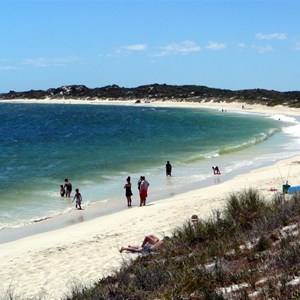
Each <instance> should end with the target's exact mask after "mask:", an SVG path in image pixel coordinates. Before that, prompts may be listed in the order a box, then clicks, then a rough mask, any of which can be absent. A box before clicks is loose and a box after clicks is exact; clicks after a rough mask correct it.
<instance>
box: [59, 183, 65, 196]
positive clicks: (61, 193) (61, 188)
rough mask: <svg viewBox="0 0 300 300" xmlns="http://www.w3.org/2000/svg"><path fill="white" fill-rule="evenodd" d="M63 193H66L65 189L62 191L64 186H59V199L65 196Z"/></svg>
mask: <svg viewBox="0 0 300 300" xmlns="http://www.w3.org/2000/svg"><path fill="white" fill-rule="evenodd" d="M65 193H66V191H65V189H64V186H63V185H61V186H60V196H61V197H64V196H65Z"/></svg>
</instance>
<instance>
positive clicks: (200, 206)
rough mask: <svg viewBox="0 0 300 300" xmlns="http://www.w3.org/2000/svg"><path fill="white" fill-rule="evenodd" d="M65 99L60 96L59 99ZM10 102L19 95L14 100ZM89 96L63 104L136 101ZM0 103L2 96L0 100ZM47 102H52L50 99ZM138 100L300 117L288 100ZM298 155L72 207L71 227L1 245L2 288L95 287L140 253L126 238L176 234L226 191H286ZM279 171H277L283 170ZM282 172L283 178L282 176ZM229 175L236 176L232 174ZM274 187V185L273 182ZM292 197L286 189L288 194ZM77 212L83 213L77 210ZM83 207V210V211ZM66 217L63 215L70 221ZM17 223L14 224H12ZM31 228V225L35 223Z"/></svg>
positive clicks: (20, 292) (44, 293)
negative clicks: (170, 189) (110, 203)
mask: <svg viewBox="0 0 300 300" xmlns="http://www.w3.org/2000/svg"><path fill="white" fill-rule="evenodd" d="M21 101H22V102H18V103H45V104H46V103H48V102H45V100H40V102H36V100H28V101H30V102H24V100H21ZM58 101H59V103H60V104H63V103H61V101H64V100H58ZM9 102H12V103H14V102H16V100H12V101H9ZM92 102H93V103H88V102H87V101H85V100H74V102H72V103H69V102H68V103H64V104H108V105H132V104H134V103H133V102H128V101H125V103H124V101H122V102H118V103H115V102H114V103H111V102H110V101H105V102H100V103H98V102H97V103H95V102H94V101H92ZM0 103H1V102H0ZM50 103H53V102H52V100H51V102H50ZM138 105H145V106H153V107H155V106H168V107H171V106H172V107H191V108H207V109H218V110H220V109H222V108H223V109H226V110H227V111H237V112H251V113H263V114H266V115H268V114H270V115H274V114H276V115H277V114H278V115H282V114H285V115H294V116H299V115H300V111H299V112H297V113H296V111H295V109H289V108H284V107H275V108H269V107H265V106H262V105H260V106H257V105H254V106H250V105H246V104H244V106H245V109H243V110H242V109H241V105H243V104H242V103H214V104H213V105H212V103H187V102H180V103H176V102H158V101H155V102H152V103H145V104H144V103H143V104H138ZM299 166H300V155H299V156H294V157H291V158H288V159H284V160H279V161H277V162H275V163H273V164H272V165H268V166H265V167H262V168H258V169H255V170H252V171H250V172H249V171H245V173H242V174H239V173H237V175H233V176H234V178H228V179H226V180H224V181H223V180H221V182H215V183H214V184H211V185H209V186H206V187H202V188H196V189H192V190H190V191H183V192H182V193H180V194H176V195H174V196H172V197H171V196H170V197H167V198H165V199H162V200H159V201H153V202H151V200H150V202H149V203H148V205H147V206H146V207H143V208H139V207H138V206H135V207H133V208H131V209H122V210H121V211H118V212H112V213H110V214H108V215H103V216H96V217H95V218H91V219H88V220H81V219H80V218H82V214H81V212H80V211H75V210H74V211H72V212H71V214H72V215H73V216H74V217H75V218H77V219H78V220H79V221H78V222H75V223H74V222H72V220H71V219H72V218H70V219H69V222H70V223H71V224H69V225H68V226H65V225H64V226H63V227H62V228H49V229H48V230H47V231H45V232H39V233H34V234H32V235H29V236H26V237H22V238H19V239H17V240H14V241H10V242H5V243H2V244H0V257H1V262H0V266H1V270H0V275H1V278H2V290H1V289H0V293H3V292H4V293H5V292H6V291H8V290H11V291H13V294H14V296H21V297H24V298H25V297H28V298H29V297H41V298H42V297H43V299H58V298H60V297H63V296H65V295H66V294H68V293H69V292H70V289H71V288H72V287H75V286H76V285H79V286H87V287H88V286H90V285H92V284H93V282H95V281H97V280H99V279H100V278H102V277H104V276H108V275H110V274H112V272H114V270H116V269H118V268H120V266H121V265H122V263H123V262H124V260H125V261H127V260H130V259H132V258H135V257H136V255H132V254H120V253H119V251H118V250H119V248H120V247H121V246H124V245H128V244H131V243H132V244H140V242H141V241H142V239H143V237H144V235H146V234H151V233H153V234H155V235H158V236H159V237H162V236H164V235H172V232H173V230H174V229H175V228H177V227H178V226H181V225H182V224H183V223H184V222H185V221H187V220H188V219H189V217H190V216H191V215H192V214H197V215H198V216H199V218H201V219H206V218H207V217H209V216H210V215H211V214H212V212H213V211H214V210H217V209H218V210H221V211H222V207H224V204H225V200H226V197H227V196H228V195H229V194H230V193H232V192H237V191H239V190H241V189H244V188H250V187H251V188H255V189H257V190H258V191H259V192H260V193H262V195H263V196H266V198H267V199H270V198H271V197H272V196H273V195H274V194H276V193H277V192H278V193H281V192H282V185H283V184H284V183H285V182H282V180H283V178H287V177H288V179H289V183H290V184H291V185H297V184H299V181H300V168H299ZM279 170H280V174H279ZM279 175H280V176H279ZM281 175H282V176H283V177H281ZM231 177H232V176H231ZM274 188H275V189H276V191H273V190H272V191H269V190H270V189H274ZM286 198H287V199H288V198H289V195H286ZM78 213H79V214H78ZM83 213H84V211H83ZM65 217H66V216H65V215H62V216H60V219H61V220H62V221H65V220H64V218H65ZM55 218H56V217H54V218H53V219H52V218H50V220H44V221H41V222H38V223H35V224H34V227H36V228H37V227H40V226H41V224H47V223H51V222H52V223H55V220H57V219H55ZM12 230H14V229H12ZM33 231H34V229H33Z"/></svg>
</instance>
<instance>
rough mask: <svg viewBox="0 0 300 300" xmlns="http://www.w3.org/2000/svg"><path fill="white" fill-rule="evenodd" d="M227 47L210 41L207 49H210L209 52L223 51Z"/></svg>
mask: <svg viewBox="0 0 300 300" xmlns="http://www.w3.org/2000/svg"><path fill="white" fill-rule="evenodd" d="M226 47H227V46H226V44H223V43H216V42H212V41H210V42H209V43H208V45H207V46H206V49H209V50H222V49H225V48H226Z"/></svg>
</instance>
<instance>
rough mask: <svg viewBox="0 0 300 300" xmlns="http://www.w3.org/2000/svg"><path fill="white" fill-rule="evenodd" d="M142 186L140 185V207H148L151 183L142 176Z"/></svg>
mask: <svg viewBox="0 0 300 300" xmlns="http://www.w3.org/2000/svg"><path fill="white" fill-rule="evenodd" d="M141 179H142V181H141V185H140V200H141V201H140V206H145V205H146V198H147V197H148V187H149V185H150V184H149V182H148V181H147V180H146V179H145V176H141Z"/></svg>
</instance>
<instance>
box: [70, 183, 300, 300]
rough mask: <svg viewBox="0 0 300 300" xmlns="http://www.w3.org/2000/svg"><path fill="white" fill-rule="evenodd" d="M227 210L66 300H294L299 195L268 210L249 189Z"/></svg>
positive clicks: (299, 261) (299, 281) (298, 288)
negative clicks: (157, 250)
mask: <svg viewBox="0 0 300 300" xmlns="http://www.w3.org/2000/svg"><path fill="white" fill-rule="evenodd" d="M226 203H227V204H226V207H225V209H224V210H223V211H222V212H221V211H214V212H213V213H212V215H211V217H210V218H209V219H207V220H200V221H199V223H198V224H197V225H196V226H195V227H193V226H192V225H191V224H190V223H189V222H186V223H185V224H183V225H182V227H181V228H179V229H177V230H175V231H174V234H173V237H172V239H171V240H170V241H168V242H167V243H165V245H164V247H163V248H162V249H161V250H160V251H159V252H156V253H151V254H149V255H143V256H139V257H137V259H135V260H133V261H131V262H130V263H124V264H123V266H122V268H121V269H120V270H118V271H117V272H116V273H115V274H114V275H113V276H110V277H107V278H104V279H102V280H100V281H99V282H97V283H96V284H95V285H94V287H92V288H89V289H88V288H82V290H80V291H78V290H73V291H72V293H71V295H70V296H69V297H66V298H65V300H78V299H87V300H89V299H90V300H92V299H93V300H96V299H115V300H117V299H134V300H139V299H141V300H142V299H174V300H183V299H190V300H196V299H300V242H299V241H300V237H299V230H300V225H299V224H300V195H299V194H295V195H294V196H293V197H292V198H291V199H289V200H288V201H287V200H285V196H284V195H280V194H279V195H277V196H276V197H275V198H274V199H273V200H272V201H271V202H267V201H265V200H264V199H263V198H262V197H261V195H260V194H259V193H258V192H257V191H256V190H253V189H248V190H243V191H241V192H240V193H235V194H232V195H230V196H229V197H228V199H227V202H226Z"/></svg>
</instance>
